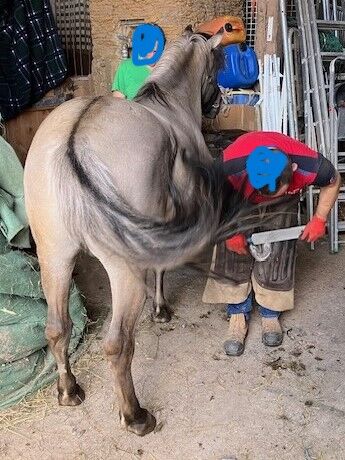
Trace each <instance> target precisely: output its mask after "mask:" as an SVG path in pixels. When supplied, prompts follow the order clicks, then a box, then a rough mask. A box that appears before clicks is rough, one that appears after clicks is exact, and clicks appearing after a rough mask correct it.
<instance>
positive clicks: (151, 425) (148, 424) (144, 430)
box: [120, 409, 156, 436]
mask: <svg viewBox="0 0 345 460" xmlns="http://www.w3.org/2000/svg"><path fill="white" fill-rule="evenodd" d="M120 422H121V425H122V426H123V427H124V428H126V429H127V430H128V431H130V432H132V433H134V434H136V435H137V436H145V435H146V434H149V433H151V431H153V430H154V429H155V427H156V418H155V417H154V416H153V415H152V414H150V412H149V411H147V410H146V409H141V413H140V418H139V419H138V420H134V421H133V422H128V421H127V420H126V417H125V416H123V415H122V414H121V413H120Z"/></svg>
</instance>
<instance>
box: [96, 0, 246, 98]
mask: <svg viewBox="0 0 345 460" xmlns="http://www.w3.org/2000/svg"><path fill="white" fill-rule="evenodd" d="M90 14H91V24H92V43H93V62H92V79H93V82H94V85H95V90H96V93H103V94H104V93H106V92H109V91H110V84H111V81H112V77H113V75H114V72H115V69H116V68H117V66H118V63H119V61H120V59H121V45H122V43H121V41H120V40H118V39H117V38H116V37H117V35H118V34H121V32H122V29H121V27H122V24H123V22H124V21H125V20H126V19H128V20H130V19H132V20H133V21H134V19H133V18H136V19H135V20H137V21H140V22H156V23H157V24H159V25H160V26H161V27H162V28H163V30H164V33H165V35H166V38H167V39H168V40H170V39H175V38H177V37H178V36H180V34H181V31H182V30H183V29H184V27H185V26H186V25H188V24H192V25H194V26H195V25H197V24H200V23H202V22H204V21H207V20H209V19H212V18H214V17H217V16H223V15H232V16H242V14H243V1H242V0H228V1H226V0H218V1H217V2H215V1H214V0H205V1H204V2H202V3H200V2H198V1H197V0H190V1H188V2H186V1H184V0H156V1H155V2H153V1H152V0H142V1H140V2H118V3H116V7H115V6H114V2H113V1H112V0H106V1H104V2H101V3H100V2H98V1H97V0H90ZM114 37H115V39H114Z"/></svg>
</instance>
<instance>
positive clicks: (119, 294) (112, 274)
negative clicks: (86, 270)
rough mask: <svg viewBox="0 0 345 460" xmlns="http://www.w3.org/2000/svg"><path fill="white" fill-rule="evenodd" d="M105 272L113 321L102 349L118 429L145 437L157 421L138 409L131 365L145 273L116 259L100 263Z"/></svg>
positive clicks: (143, 296) (144, 287)
mask: <svg viewBox="0 0 345 460" xmlns="http://www.w3.org/2000/svg"><path fill="white" fill-rule="evenodd" d="M101 262H102V263H103V265H104V267H105V269H106V270H107V272H108V275H109V278H110V284H111V291H112V298H113V299H112V306H113V312H112V320H111V324H110V327H109V331H108V334H107V336H106V338H105V341H104V349H105V352H106V354H107V356H108V359H109V361H110V365H111V369H112V371H113V374H114V377H115V388H116V393H117V396H118V401H119V409H120V421H121V425H122V426H123V427H125V428H127V429H128V430H129V431H132V432H133V433H135V434H137V435H139V436H144V435H145V434H147V433H150V432H151V431H152V430H153V429H154V427H155V426H156V419H155V417H154V416H153V415H151V414H150V413H149V412H148V411H147V410H146V409H143V408H141V407H140V405H139V402H138V399H137V397H136V394H135V390H134V385H133V380H132V373H131V364H132V357H133V353H134V328H135V325H136V322H137V320H138V318H139V315H140V313H141V311H142V309H143V306H144V302H145V299H146V285H145V282H144V281H145V275H146V274H145V272H143V271H142V270H139V269H137V268H135V267H129V266H128V265H127V263H126V262H125V261H124V260H123V259H120V258H118V257H113V258H109V257H108V258H106V259H105V260H101Z"/></svg>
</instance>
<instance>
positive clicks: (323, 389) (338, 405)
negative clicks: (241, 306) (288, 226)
mask: <svg viewBox="0 0 345 460" xmlns="http://www.w3.org/2000/svg"><path fill="white" fill-rule="evenodd" d="M78 272H79V274H78V280H79V282H80V284H81V286H83V292H84V293H85V295H86V296H87V299H88V305H89V307H90V316H91V317H92V319H93V320H95V319H96V317H99V318H100V319H99V321H98V323H97V324H96V325H92V326H91V328H90V331H91V336H90V337H93V338H92V340H90V339H88V341H87V343H88V351H87V352H86V353H85V354H84V355H83V356H82V358H81V359H80V361H79V362H78V363H77V364H76V366H75V368H76V373H77V376H78V381H79V383H80V384H81V385H82V386H83V388H84V389H85V391H86V400H85V402H84V403H83V404H82V405H80V406H78V407H76V408H60V407H58V405H57V402H56V399H55V386H54V387H52V388H50V389H49V390H48V391H46V392H45V397H44V400H42V402H38V403H37V402H36V404H35V405H34V407H33V409H32V414H31V415H32V418H30V417H29V419H28V420H27V421H25V422H21V423H17V424H16V425H15V426H11V425H9V424H7V425H5V427H4V426H3V430H2V432H1V436H0V458H1V459H6V460H7V459H16V460H17V459H41V460H43V459H44V460H45V459H52V460H57V459H63V460H65V459H66V460H69V459H92V460H93V459H95V460H96V459H97V460H98V459H102V460H103V459H104V460H108V459H143V460H155V459H157V460H170V459H171V460H175V459H176V460H177V459H178V460H179V459H198V460H199V459H200V460H201V459H205V460H206V459H217V460H220V459H231V460H234V459H237V460H270V459H272V460H276V459H284V460H285V459H286V460H289V459H293V460H299V459H303V460H312V459H318V460H321V459H323V460H331V459H337V460H340V459H345V398H344V394H345V358H344V353H345V312H344V308H345V302H344V294H345V291H344V289H345V251H343V252H341V253H340V254H339V255H337V256H331V255H329V254H328V252H327V247H326V246H325V245H324V246H322V247H321V248H320V249H318V250H317V251H316V252H314V253H311V252H310V251H309V250H308V249H307V248H306V247H304V246H301V248H300V252H299V262H298V270H297V276H296V278H297V282H296V287H297V289H296V291H297V295H296V297H297V298H296V309H295V310H294V311H292V312H289V313H287V314H285V315H284V318H283V326H284V330H285V332H286V334H285V338H284V342H283V345H282V346H281V347H280V348H278V349H271V350H270V349H266V348H265V347H264V346H263V345H262V344H261V331H260V322H259V318H258V317H257V314H256V313H255V315H254V316H253V318H252V321H251V325H250V331H249V336H248V339H247V347H246V351H245V353H244V355H243V356H242V357H239V358H228V357H226V356H225V355H224V354H223V351H222V342H223V339H224V335H225V332H226V328H227V322H226V318H225V315H224V308H223V306H221V305H212V306H210V305H204V304H202V303H201V295H202V291H203V286H204V283H205V280H204V279H202V277H200V275H196V274H195V273H191V272H187V271H186V270H182V269H181V270H178V271H176V272H174V273H169V274H168V275H167V283H166V296H167V298H168V299H169V300H170V302H171V303H172V306H173V308H174V310H175V313H176V316H175V317H174V318H173V320H172V322H171V323H170V324H168V325H157V324H153V323H151V321H150V319H149V316H148V314H149V307H150V301H148V302H147V305H146V309H145V312H144V314H143V319H142V322H141V324H140V326H139V331H138V335H137V346H136V354H135V359H134V364H133V375H134V380H135V384H136V389H137V393H138V397H139V399H140V401H141V403H142V405H143V406H144V407H147V408H148V409H150V410H152V411H153V412H154V414H155V415H156V417H157V421H158V429H157V430H156V432H155V433H151V434H150V435H148V436H146V437H144V438H138V437H136V436H135V435H132V434H129V433H127V432H125V431H123V430H121V429H120V426H119V422H118V416H117V413H118V409H117V402H116V400H115V398H114V396H113V391H112V387H113V383H112V381H111V375H110V370H109V368H108V364H107V363H106V361H105V360H104V358H103V355H102V350H101V340H100V339H101V336H102V327H101V323H102V321H103V320H104V317H105V316H106V314H107V312H108V310H109V303H110V293H109V285H108V281H107V279H106V277H105V273H104V272H103V269H102V268H100V266H99V265H98V263H96V262H95V261H94V260H91V259H88V258H83V260H82V261H81V263H80V264H79V269H78ZM91 307H92V308H91ZM42 407H43V409H44V410H42ZM6 426H7V428H6ZM0 429H1V426H0Z"/></svg>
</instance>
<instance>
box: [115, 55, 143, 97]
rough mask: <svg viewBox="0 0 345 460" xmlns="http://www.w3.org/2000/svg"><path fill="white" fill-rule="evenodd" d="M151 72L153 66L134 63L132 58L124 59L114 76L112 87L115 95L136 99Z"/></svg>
mask: <svg viewBox="0 0 345 460" xmlns="http://www.w3.org/2000/svg"><path fill="white" fill-rule="evenodd" d="M150 74H151V66H148V65H134V64H133V62H132V59H131V58H129V59H124V60H123V61H121V63H120V65H119V67H118V69H117V71H116V73H115V76H114V80H113V84H112V87H111V89H112V91H113V95H114V96H115V97H122V98H126V99H129V100H132V99H134V97H135V96H136V95H137V93H138V91H139V89H140V88H141V87H142V86H143V84H144V83H145V81H146V79H147V78H148V77H149V76H150Z"/></svg>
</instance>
